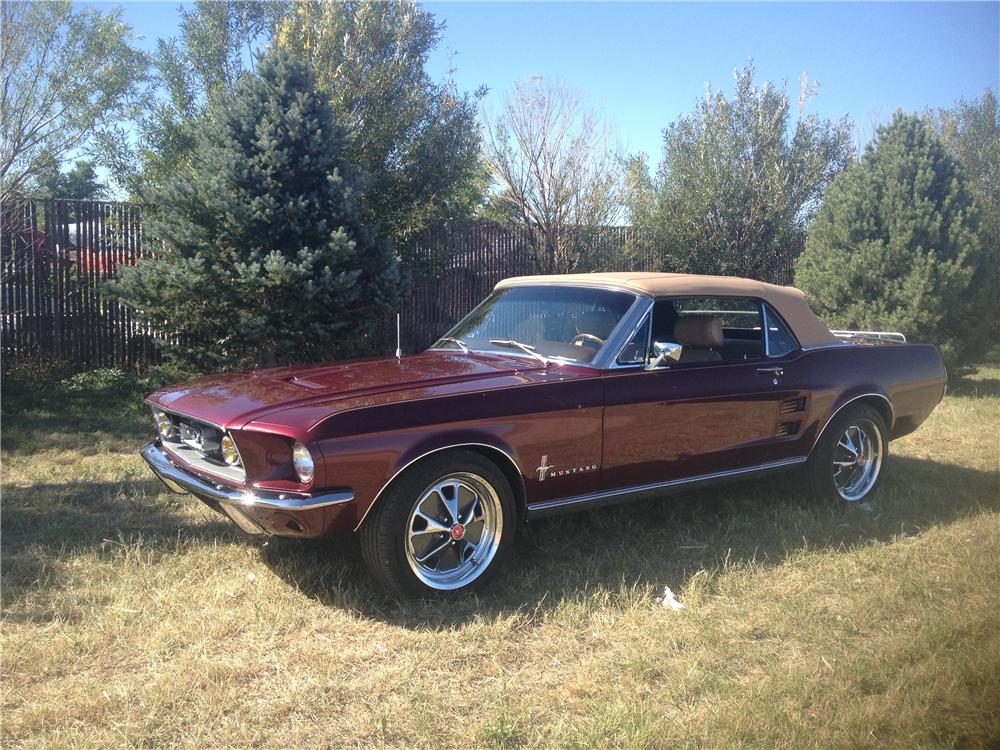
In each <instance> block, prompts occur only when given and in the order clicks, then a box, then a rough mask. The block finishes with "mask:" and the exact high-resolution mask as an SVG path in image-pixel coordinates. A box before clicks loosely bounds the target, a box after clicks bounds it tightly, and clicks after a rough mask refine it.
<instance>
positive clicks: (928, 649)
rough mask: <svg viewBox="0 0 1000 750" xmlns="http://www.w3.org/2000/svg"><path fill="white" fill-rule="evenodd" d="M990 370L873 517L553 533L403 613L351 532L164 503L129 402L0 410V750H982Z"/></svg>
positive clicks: (995, 570)
mask: <svg viewBox="0 0 1000 750" xmlns="http://www.w3.org/2000/svg"><path fill="white" fill-rule="evenodd" d="M997 382H1000V370H998V369H997V368H983V369H981V370H980V371H979V372H978V373H976V374H974V375H971V376H968V377H966V378H964V379H963V380H962V382H961V383H960V384H959V387H955V388H952V390H951V393H950V395H949V396H948V397H947V398H946V399H945V401H944V402H943V403H942V404H941V406H940V407H939V408H938V409H937V411H936V412H935V413H934V415H933V416H932V417H931V419H930V420H929V421H928V422H927V423H926V424H925V425H924V426H923V427H922V428H921V429H920V430H919V431H918V432H916V433H914V434H913V435H911V436H908V437H906V438H904V439H902V440H900V441H897V442H894V443H893V444H892V450H893V456H892V460H891V463H890V466H889V469H888V474H887V476H886V479H885V482H884V486H883V488H882V491H881V493H880V495H879V497H878V499H877V501H875V502H873V503H872V504H871V505H870V506H859V507H840V508H829V507H820V506H817V505H815V504H813V503H811V502H809V501H808V500H806V499H805V498H804V497H803V496H802V495H801V493H800V491H799V489H798V487H797V486H796V485H795V483H794V482H791V481H789V480H787V479H775V480H770V481H766V482H757V483H753V484H744V485H733V486H729V487H726V488H723V489H717V490H714V491H706V492H698V493H689V494H684V495H673V496H669V497H665V498H662V499H659V500H651V501H647V502H642V503H637V504H632V505H628V506H621V507H617V508H609V509H604V510H598V511H594V512H591V513H584V514H579V515H576V516H565V517H560V518H552V519H547V520H545V521H540V522H538V523H535V524H533V525H532V526H530V527H529V529H528V532H527V533H526V534H525V535H523V536H522V537H521V538H520V539H519V540H518V542H517V544H516V545H515V548H514V553H513V555H512V557H511V560H510V563H509V565H508V566H507V568H506V570H505V574H504V576H503V578H502V580H500V581H498V583H497V585H495V586H493V587H491V588H490V589H489V590H488V591H486V592H484V593H482V594H480V595H478V596H470V597H466V598H464V599H460V600H457V601H454V602H448V603H445V602H422V603H406V604H399V603H397V602H395V601H393V600H391V599H389V598H387V597H386V596H385V595H384V594H382V593H381V592H380V591H379V590H378V589H377V588H376V587H375V586H374V584H373V583H371V582H370V580H369V579H368V577H367V575H366V573H365V571H364V568H363V565H362V563H361V560H360V556H359V554H358V552H357V549H356V544H355V543H354V542H353V541H352V540H346V541H341V542H324V543H302V542H291V541H284V540H272V541H271V542H269V543H268V544H266V545H264V544H262V543H261V542H258V541H254V540H250V539H247V538H245V537H243V536H241V535H240V534H239V532H238V531H236V530H234V529H233V528H232V527H231V526H229V525H227V524H225V523H223V522H222V521H221V519H220V518H219V516H217V515H216V514H213V513H212V512H211V511H209V510H207V509H206V508H204V507H203V506H201V505H200V504H198V503H197V502H195V501H193V500H192V501H189V500H188V499H186V498H184V497H179V496H176V495H172V494H169V493H167V492H164V491H162V487H161V486H160V485H159V484H158V483H157V482H155V481H154V480H152V479H151V478H150V476H149V475H148V473H147V472H146V470H145V467H144V466H143V465H142V462H141V459H139V458H138V456H137V455H136V454H135V453H134V450H135V449H136V448H137V447H138V445H139V442H140V441H141V439H142V437H143V435H144V433H145V431H146V430H147V427H146V425H145V421H146V417H145V415H144V414H143V413H142V410H141V408H138V407H136V405H135V403H134V401H135V397H134V394H131V393H119V394H117V395H114V394H110V395H107V396H106V397H102V398H94V397H90V398H86V397H80V396H79V395H75V394H74V395H66V394H63V395H60V394H59V393H55V392H53V393H47V394H44V395H43V396H41V397H39V398H38V399H35V400H34V401H32V400H30V399H29V400H28V401H16V402H15V403H14V405H13V407H11V406H10V404H9V403H8V402H6V401H5V404H4V424H3V427H4V443H3V463H4V477H3V509H2V510H3V515H2V533H3V536H2V555H3V560H2V563H3V578H2V594H3V608H4V609H3V623H2V641H3V680H2V684H0V690H2V710H3V714H2V716H3V724H2V735H0V739H2V741H3V744H4V746H5V747H38V748H42V747H45V748H48V747H108V746H140V747H143V746H149V747H153V746H156V747H161V746H178V747H198V748H201V747H213V746H214V747H221V746H226V747H272V746H282V745H284V746H288V747H406V748H412V747H427V748H439V747H461V748H468V747H503V748H515V747H517V748H520V747H523V748H549V747H720V748H723V747H724V748H730V747H768V748H770V747H789V746H793V747H844V746H857V747H865V746H868V747H883V746H891V747H906V748H915V747H991V746H992V747H996V746H997V745H998V744H1000V627H998V616H997V612H998V611H1000V478H998V468H1000V467H998V462H1000V437H998V429H997V427H998V424H1000V395H998V393H997V389H996V388H995V385H994V384H995V383H997ZM977 383H978V385H977ZM665 586H669V587H670V588H671V589H672V590H673V591H674V592H675V593H677V595H678V597H679V599H680V600H681V601H682V602H683V603H684V604H685V608H684V609H683V610H681V611H672V610H670V609H668V608H666V607H664V606H663V605H661V604H659V603H658V600H657V599H658V597H659V596H662V593H663V588H664V587H665Z"/></svg>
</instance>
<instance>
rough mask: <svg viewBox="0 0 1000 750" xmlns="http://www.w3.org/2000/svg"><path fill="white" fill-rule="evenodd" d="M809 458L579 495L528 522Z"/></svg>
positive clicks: (533, 513) (538, 506) (531, 513)
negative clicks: (576, 507)
mask: <svg viewBox="0 0 1000 750" xmlns="http://www.w3.org/2000/svg"><path fill="white" fill-rule="evenodd" d="M807 460H809V459H808V456H798V457H796V458H786V459H783V460H781V461H772V462H770V463H766V464H758V465H757V466H748V467H746V468H744V469H730V470H728V471H716V472H713V473H711V474H699V475H698V476H694V477H685V478H683V479H670V480H667V481H666V482H652V483H650V484H640V485H636V486H634V487H621V488H619V489H616V490H607V491H606V492H592V493H590V494H587V495H576V496H575V497H566V498H562V499H561V500H549V501H547V502H544V503H535V504H534V505H529V506H528V518H529V519H530V518H538V517H540V516H544V515H547V514H549V513H554V512H557V511H560V510H566V509H569V508H571V507H573V506H577V505H589V504H591V503H597V502H603V501H608V500H614V499H615V498H620V497H626V496H628V495H637V494H642V493H645V492H655V491H657V490H665V489H669V488H671V487H681V486H684V485H689V484H698V483H700V482H709V481H713V480H722V479H728V478H730V477H739V476H743V475H745V474H756V473H758V472H765V471H770V470H772V469H781V468H785V467H787V466H797V465H798V464H803V463H805V462H806V461H807Z"/></svg>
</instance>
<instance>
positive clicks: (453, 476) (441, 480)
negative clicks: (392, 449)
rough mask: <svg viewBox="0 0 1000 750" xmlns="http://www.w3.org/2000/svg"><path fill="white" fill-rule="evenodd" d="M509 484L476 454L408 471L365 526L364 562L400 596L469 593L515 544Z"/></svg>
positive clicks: (430, 462)
mask: <svg viewBox="0 0 1000 750" xmlns="http://www.w3.org/2000/svg"><path fill="white" fill-rule="evenodd" d="M513 498H514V496H513V492H512V490H511V488H510V483H509V482H508V481H507V478H506V477H505V476H504V474H503V472H501V471H500V470H499V469H498V468H497V467H496V465H495V464H493V462H491V461H489V460H488V459H487V458H485V457H484V456H482V455H480V454H478V453H475V452H472V451H454V452H448V453H446V454H442V455H440V456H432V457H431V458H429V459H427V460H426V461H424V462H422V463H420V464H417V465H416V466H415V467H413V468H412V469H409V470H407V472H406V473H405V474H404V475H403V476H401V477H400V478H399V479H398V480H397V481H396V482H395V483H394V484H393V485H392V486H391V487H390V488H389V489H388V490H387V491H386V494H385V496H384V497H383V498H382V499H381V500H380V502H379V505H378V506H377V507H376V508H375V509H374V510H373V512H372V516H371V517H370V518H369V519H368V521H367V523H366V524H365V526H364V527H363V528H362V530H361V547H362V552H363V554H364V558H365V562H366V563H367V564H368V567H369V568H370V569H371V571H372V573H373V574H374V575H375V577H376V578H377V579H379V581H380V582H381V583H382V584H383V585H385V586H386V587H387V588H388V589H390V590H391V591H393V592H394V593H396V594H398V595H401V596H407V597H412V596H426V595H429V594H432V593H434V592H462V591H470V590H472V589H474V588H477V587H479V586H481V585H483V584H484V583H486V581H488V580H489V579H490V578H491V577H492V576H493V575H494V574H495V573H496V570H497V568H498V567H499V566H500V563H501V561H502V559H503V557H504V555H505V554H506V552H507V549H508V548H509V547H510V544H511V543H512V541H513V537H514V533H515V530H516V526H517V524H516V510H515V505H514V499H513Z"/></svg>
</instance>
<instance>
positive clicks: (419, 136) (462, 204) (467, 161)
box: [278, 0, 484, 240]
mask: <svg viewBox="0 0 1000 750" xmlns="http://www.w3.org/2000/svg"><path fill="white" fill-rule="evenodd" d="M442 29H443V26H442V24H439V23H437V22H436V21H435V20H434V17H433V16H432V15H431V14H430V13H428V12H427V11H424V10H421V9H420V8H419V7H418V6H417V5H416V3H414V2H412V0H350V1H348V2H336V3H333V2H315V1H313V0H298V1H297V2H293V3H292V8H291V12H290V13H289V14H288V16H287V17H286V18H285V20H284V22H283V23H282V26H281V31H280V33H279V34H278V44H279V46H281V47H284V48H286V49H289V50H292V51H294V52H296V53H298V54H299V55H301V56H303V57H304V58H305V59H307V60H308V61H309V62H310V64H311V65H312V67H313V69H314V70H315V72H316V76H317V82H318V85H319V87H320V90H321V91H323V92H324V93H325V94H326V95H327V96H328V97H329V100H330V105H331V107H332V108H333V111H334V114H335V115H336V116H337V117H338V119H339V120H340V121H341V122H343V123H344V124H345V125H346V126H347V127H348V128H349V129H350V131H351V133H352V140H351V143H350V145H349V146H348V158H349V159H350V160H351V161H353V162H354V163H355V164H357V165H359V166H360V167H361V168H362V169H364V170H365V171H366V172H367V173H368V176H369V180H368V186H367V189H366V192H365V197H366V202H367V204H368V206H369V208H370V210H371V214H372V216H373V217H374V218H375V220H377V221H378V223H379V225H380V226H381V227H383V228H384V229H385V231H386V233H387V234H388V235H390V236H391V237H393V238H394V239H397V240H405V239H406V238H408V237H410V236H412V235H413V234H414V233H416V232H418V231H420V230H421V229H423V228H424V227H426V226H427V225H428V224H430V223H431V222H433V221H436V220H439V219H448V218H457V217H462V216H467V215H469V213H470V212H471V211H472V209H473V208H475V206H476V205H477V204H478V202H479V201H480V200H481V197H482V189H483V182H484V180H483V177H484V172H483V169H482V164H481V161H480V141H479V128H478V126H477V123H476V118H477V114H478V102H479V99H480V97H481V96H482V94H483V93H484V91H483V90H480V91H477V92H474V93H467V92H461V91H459V90H458V88H457V87H456V86H455V84H454V82H453V81H452V80H450V78H449V79H446V80H443V81H435V80H433V79H432V78H431V76H430V75H429V74H428V72H427V69H426V63H427V57H428V55H429V54H430V52H431V51H432V50H433V49H434V47H435V46H436V45H437V44H438V43H439V41H440V39H441V32H442Z"/></svg>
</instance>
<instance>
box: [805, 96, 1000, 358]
mask: <svg viewBox="0 0 1000 750" xmlns="http://www.w3.org/2000/svg"><path fill="white" fill-rule="evenodd" d="M979 221H980V214H979V209H978V207H977V205H976V203H975V200H974V198H973V196H972V194H971V192H970V190H969V188H968V186H967V183H966V180H965V178H964V175H963V173H962V170H961V168H960V167H959V165H958V163H957V162H956V161H955V160H954V159H953V158H952V157H951V156H950V155H949V154H948V152H947V150H946V149H945V147H944V146H943V145H942V143H941V142H940V140H938V138H937V137H936V136H935V135H934V133H933V132H932V130H931V129H930V128H929V127H928V125H927V124H926V123H925V122H924V121H923V120H921V119H920V118H919V117H917V116H914V115H903V114H897V115H896V116H895V117H894V118H893V121H892V123H891V124H889V125H887V126H884V127H882V128H880V129H879V130H878V132H877V134H876V137H875V140H874V141H873V142H872V143H871V144H869V145H868V147H867V149H866V150H865V154H864V156H863V158H862V159H861V160H860V161H859V162H858V163H856V164H854V165H852V166H851V167H849V168H848V169H847V170H846V171H844V172H843V173H842V174H840V175H839V176H838V177H837V178H836V179H835V180H834V182H833V184H832V185H831V186H830V188H829V189H828V191H827V194H826V198H825V200H824V202H823V206H822V208H821V209H820V211H819V213H818V214H817V216H816V218H815V220H814V221H813V223H812V226H811V227H810V231H809V239H808V241H807V243H806V250H805V252H804V253H803V254H802V256H801V257H800V258H799V261H798V263H797V265H796V274H795V282H796V285H797V286H798V287H800V288H801V289H802V290H803V291H804V292H805V293H806V294H807V295H808V296H809V298H810V301H811V303H812V306H813V309H814V310H815V311H816V313H817V314H818V315H819V316H820V317H821V318H824V319H825V320H826V322H827V323H829V324H830V325H831V326H832V327H836V328H860V329H876V330H885V329H892V330H899V331H903V332H904V333H906V334H907V335H908V336H910V337H912V338H913V339H916V340H921V341H927V342H931V343H934V344H937V345H938V346H939V347H940V348H941V352H942V355H943V356H944V358H945V361H946V363H948V364H949V365H950V366H955V365H958V364H965V363H968V362H969V361H970V359H971V358H973V357H975V356H977V355H979V354H980V353H982V352H983V351H984V350H985V349H986V348H987V347H988V345H989V340H990V339H989V326H990V323H991V321H992V320H993V317H994V315H995V313H996V310H997V288H996V269H997V258H996V257H995V253H994V252H993V251H992V250H991V249H990V247H989V245H988V244H987V243H985V242H984V241H983V237H982V235H981V232H980V225H979Z"/></svg>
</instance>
